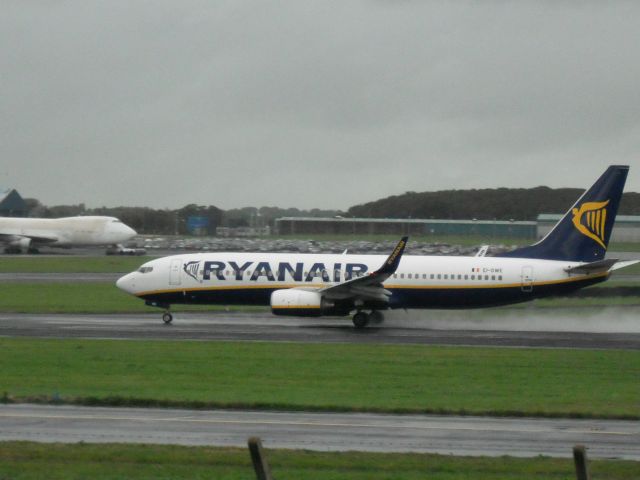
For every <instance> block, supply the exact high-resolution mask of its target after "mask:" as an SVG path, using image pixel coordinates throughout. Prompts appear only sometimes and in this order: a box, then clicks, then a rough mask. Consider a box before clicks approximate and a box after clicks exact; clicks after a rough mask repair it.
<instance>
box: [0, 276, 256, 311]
mask: <svg viewBox="0 0 640 480" xmlns="http://www.w3.org/2000/svg"><path fill="white" fill-rule="evenodd" d="M0 288H1V289H2V295H1V296H0V312H11V313H145V312H147V313H158V312H159V311H160V310H159V309H158V308H156V307H148V306H146V305H145V304H144V301H143V300H140V299H139V298H136V297H133V296H132V295H128V294H126V293H124V292H122V291H120V290H119V289H118V288H117V287H116V286H115V284H113V283H101V282H95V283H94V282H85V283H63V282H60V283H27V282H24V283H23V282H16V283H11V282H4V283H1V284H0ZM227 309H230V310H242V311H262V310H264V311H267V310H268V307H250V306H243V307H233V306H232V307H229V308H227V307H224V306H219V305H206V306H198V305H174V306H172V308H171V310H172V311H175V312H184V311H220V310H227Z"/></svg>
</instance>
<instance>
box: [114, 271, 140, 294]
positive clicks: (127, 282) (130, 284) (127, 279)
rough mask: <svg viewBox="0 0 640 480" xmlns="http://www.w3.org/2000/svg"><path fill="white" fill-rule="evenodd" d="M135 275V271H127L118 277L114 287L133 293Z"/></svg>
mask: <svg viewBox="0 0 640 480" xmlns="http://www.w3.org/2000/svg"><path fill="white" fill-rule="evenodd" d="M135 277H136V275H135V273H128V274H126V275H125V276H124V277H120V278H119V279H118V280H117V281H116V287H118V288H119V289H120V290H122V291H123V292H127V293H129V294H131V295H134V294H135V291H136V282H135Z"/></svg>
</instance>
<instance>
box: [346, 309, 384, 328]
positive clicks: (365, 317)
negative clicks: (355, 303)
mask: <svg viewBox="0 0 640 480" xmlns="http://www.w3.org/2000/svg"><path fill="white" fill-rule="evenodd" d="M383 320H384V316H383V315H382V312H379V311H378V310H373V311H372V312H371V313H370V314H369V313H367V312H363V311H362V310H358V311H357V312H356V313H355V314H354V315H353V326H354V327H356V328H357V329H361V328H364V327H366V326H367V325H369V322H374V323H380V322H382V321H383Z"/></svg>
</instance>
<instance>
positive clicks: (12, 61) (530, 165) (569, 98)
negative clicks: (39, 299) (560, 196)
mask: <svg viewBox="0 0 640 480" xmlns="http://www.w3.org/2000/svg"><path fill="white" fill-rule="evenodd" d="M0 89H1V90H0V187H13V188H16V189H18V191H19V192H20V193H21V194H22V195H23V196H24V197H35V198H38V199H40V200H41V201H42V202H43V203H45V204H47V205H56V204H72V203H81V202H84V203H85V204H86V205H87V206H90V207H95V206H102V205H105V206H119V205H127V206H149V207H154V208H165V207H168V208H177V207H182V206H184V205H186V204H189V203H197V204H203V205H216V206H218V207H221V208H234V207H242V206H263V205H270V206H281V207H299V208H313V207H317V208H338V209H346V208H348V207H349V206H352V205H355V204H358V203H363V202H366V201H370V200H374V199H377V198H380V197H383V196H388V195H393V194H400V193H403V192H405V191H409V190H413V191H427V190H442V189H452V188H459V189H462V188H487V187H500V186H508V187H534V186H538V185H549V186H552V187H563V186H568V187H585V188H586V187H588V186H589V185H590V184H591V183H592V182H593V181H594V180H595V179H596V178H597V177H598V176H599V175H600V174H601V173H602V171H604V169H605V168H606V166H607V165H609V164H629V165H631V166H632V169H631V172H630V174H629V179H628V182H627V188H626V190H627V191H640V161H639V159H640V2H637V1H628V2H624V1H608V2H601V1H551V0H549V1H518V2H513V1H512V2H507V1H483V2H476V1H462V0H461V1H455V2H452V1H450V0H449V1H444V0H442V1H344V0H342V1H337V2H330V1H322V2H317V1H314V2H307V1H299V0H296V1H291V2H264V1H255V2H245V1H240V0H232V1H219V0H217V1H214V2H212V1H200V2H199V1H180V2H176V1H168V2H162V1H138V2H135V1H133V2H132V1H130V0H129V1H126V2H117V1H108V2H91V1H89V2H87V1H84V0H83V1H80V0H77V1H76V0H71V1H44V0H43V1H27V2H25V1H22V0H15V1H13V0H9V1H4V2H3V3H2V14H1V15H0ZM633 167H635V169H634V168H633Z"/></svg>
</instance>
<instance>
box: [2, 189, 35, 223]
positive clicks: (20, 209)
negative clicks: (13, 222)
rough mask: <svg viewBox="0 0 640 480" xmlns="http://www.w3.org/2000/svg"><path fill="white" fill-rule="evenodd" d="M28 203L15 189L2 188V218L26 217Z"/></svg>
mask: <svg viewBox="0 0 640 480" xmlns="http://www.w3.org/2000/svg"><path fill="white" fill-rule="evenodd" d="M28 213H29V209H28V207H27V202H25V201H24V199H23V198H22V197H21V196H20V194H19V193H18V191H17V190H15V189H13V188H5V189H2V188H0V217H26V216H27V214H28Z"/></svg>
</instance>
